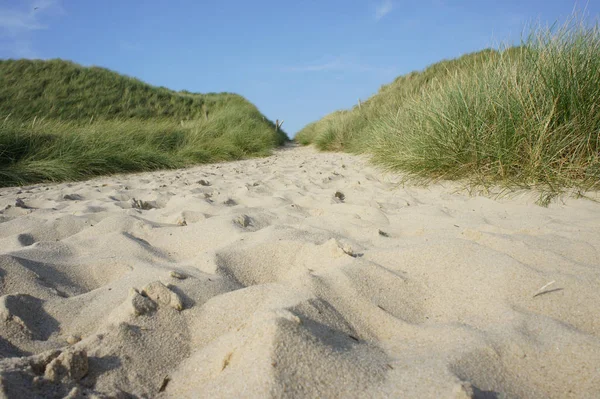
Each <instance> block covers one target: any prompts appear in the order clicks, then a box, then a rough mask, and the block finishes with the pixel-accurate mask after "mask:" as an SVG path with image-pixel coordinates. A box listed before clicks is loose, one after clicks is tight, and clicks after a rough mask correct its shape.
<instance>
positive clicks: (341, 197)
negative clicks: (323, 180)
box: [334, 191, 346, 201]
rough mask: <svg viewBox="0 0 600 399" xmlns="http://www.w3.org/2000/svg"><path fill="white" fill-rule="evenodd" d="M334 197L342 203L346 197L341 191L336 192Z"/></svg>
mask: <svg viewBox="0 0 600 399" xmlns="http://www.w3.org/2000/svg"><path fill="white" fill-rule="evenodd" d="M334 197H335V198H337V199H338V200H340V201H344V200H345V199H346V196H345V195H344V193H342V192H341V191H336V192H335V194H334Z"/></svg>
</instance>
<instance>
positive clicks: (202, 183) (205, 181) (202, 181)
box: [198, 179, 210, 186]
mask: <svg viewBox="0 0 600 399" xmlns="http://www.w3.org/2000/svg"><path fill="white" fill-rule="evenodd" d="M198 184H200V185H201V186H210V182H209V181H208V180H204V179H202V180H198Z"/></svg>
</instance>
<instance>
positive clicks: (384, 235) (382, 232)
mask: <svg viewBox="0 0 600 399" xmlns="http://www.w3.org/2000/svg"><path fill="white" fill-rule="evenodd" d="M379 235H380V236H382V237H389V236H390V235H389V234H388V233H386V232H385V231H383V230H379Z"/></svg>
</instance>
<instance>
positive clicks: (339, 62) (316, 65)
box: [282, 56, 394, 73]
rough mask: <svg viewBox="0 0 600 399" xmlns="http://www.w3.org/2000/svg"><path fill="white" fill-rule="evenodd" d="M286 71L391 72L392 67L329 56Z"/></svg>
mask: <svg viewBox="0 0 600 399" xmlns="http://www.w3.org/2000/svg"><path fill="white" fill-rule="evenodd" d="M282 70H283V71H284V72H307V73H308V72H315V73H316V72H365V73H366V72H375V73H389V72H391V71H393V70H394V68H391V67H385V66H377V65H370V64H365V63H363V62H360V61H359V60H356V59H353V58H351V57H345V56H338V57H327V58H325V59H321V60H317V61H314V62H310V63H306V64H302V65H295V66H288V67H284V68H282Z"/></svg>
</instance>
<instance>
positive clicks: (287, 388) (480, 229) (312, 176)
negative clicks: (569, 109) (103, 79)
mask: <svg viewBox="0 0 600 399" xmlns="http://www.w3.org/2000/svg"><path fill="white" fill-rule="evenodd" d="M394 179H396V180H397V177H394V176H384V175H382V174H381V173H380V172H378V171H377V170H374V169H372V168H371V167H369V166H368V165H367V163H366V162H365V160H364V159H362V158H359V157H355V156H351V155H347V154H320V153H316V152H315V151H314V150H312V149H309V148H286V149H283V150H281V151H278V152H277V154H276V155H274V156H272V157H270V158H267V159H254V160H248V161H242V162H234V163H227V164H216V165H206V166H202V167H198V168H192V169H186V170H178V171H169V172H156V173H145V174H138V175H128V176H115V177H107V178H99V179H95V180H91V181H87V182H81V183H71V184H58V185H36V186H31V187H24V188H9V189H2V190H0V210H1V212H0V387H1V389H0V392H2V394H1V395H3V396H4V397H9V398H63V397H69V398H79V397H97V398H103V397H107V398H109V397H117V398H130V397H163V398H186V397H189V398H199V397H206V398H218V397H224V398H225V397H294V398H297V397H311V398H317V397H338V398H347V397H436V398H438V397H448V398H468V397H475V398H493V397H521V398H538V397H549V398H565V397H573V398H580V397H593V396H596V395H597V394H598V392H600V372H599V370H600V312H599V311H598V309H600V290H599V289H598V287H599V286H600V285H599V284H600V205H599V204H598V203H595V202H593V201H589V200H586V199H579V200H573V199H570V200H568V201H566V202H558V203H555V204H552V205H551V206H550V207H549V208H542V207H539V206H536V205H534V204H533V200H532V199H531V198H512V199H501V200H492V199H489V198H486V197H470V196H467V195H463V194H460V193H458V192H456V190H455V189H454V187H442V186H432V187H430V188H428V189H420V188H414V187H411V188H407V187H403V186H401V185H399V184H397V183H396V181H395V180H394ZM542 287H544V288H543V289H542V290H540V289H541V288H542ZM1 395H0V396H1Z"/></svg>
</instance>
